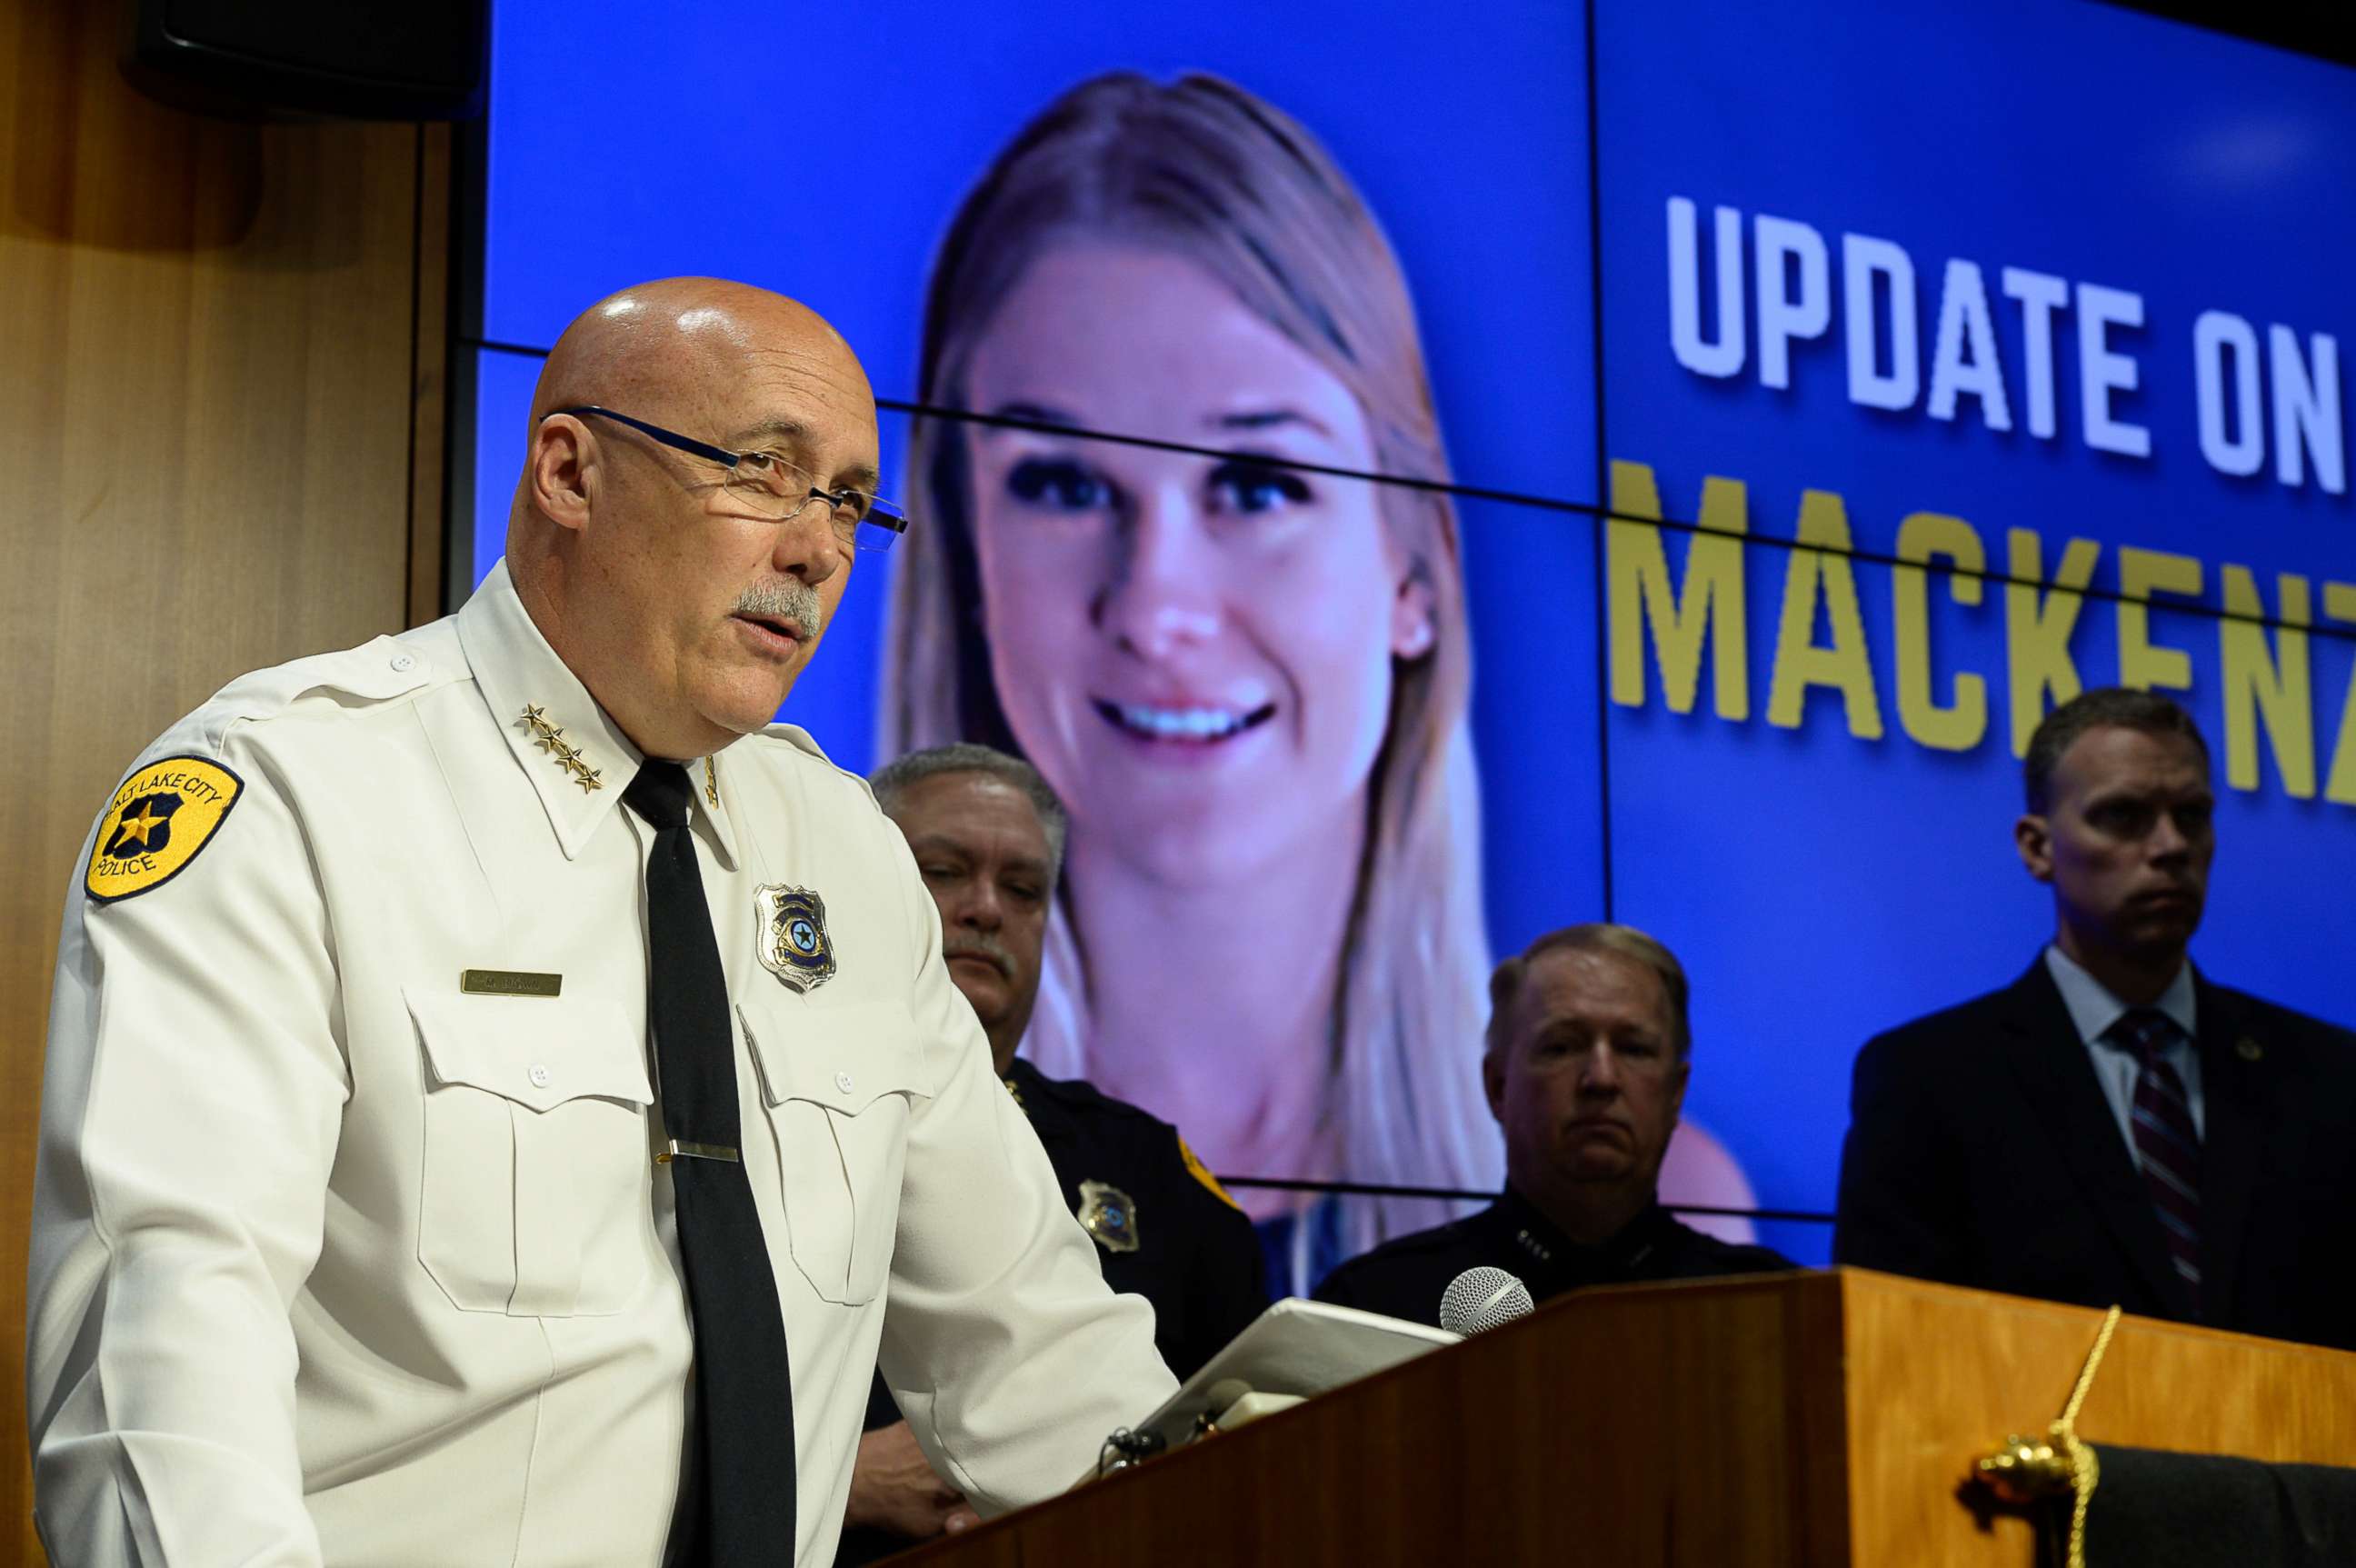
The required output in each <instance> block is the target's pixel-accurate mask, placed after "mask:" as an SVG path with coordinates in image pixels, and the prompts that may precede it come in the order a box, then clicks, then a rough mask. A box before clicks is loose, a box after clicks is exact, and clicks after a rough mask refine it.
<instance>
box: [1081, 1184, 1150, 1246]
mask: <svg viewBox="0 0 2356 1568" xmlns="http://www.w3.org/2000/svg"><path fill="white" fill-rule="evenodd" d="M1073 1212H1074V1213H1076V1214H1077V1215H1078V1216H1079V1219H1080V1226H1081V1229H1083V1230H1086V1231H1087V1233H1088V1234H1089V1235H1091V1236H1093V1237H1095V1238H1096V1239H1097V1245H1098V1246H1099V1247H1102V1248H1103V1249H1104V1250H1105V1251H1108V1252H1134V1251H1137V1205H1136V1204H1134V1203H1132V1202H1130V1197H1129V1194H1127V1193H1125V1192H1123V1191H1121V1190H1120V1188H1119V1187H1114V1186H1112V1185H1111V1184H1110V1183H1108V1182H1101V1181H1084V1182H1082V1183H1080V1206H1079V1208H1076V1209H1075V1210H1073Z"/></svg>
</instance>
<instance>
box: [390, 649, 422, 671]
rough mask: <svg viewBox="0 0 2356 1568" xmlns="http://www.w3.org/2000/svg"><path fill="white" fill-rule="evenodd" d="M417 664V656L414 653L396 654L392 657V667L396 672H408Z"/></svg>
mask: <svg viewBox="0 0 2356 1568" xmlns="http://www.w3.org/2000/svg"><path fill="white" fill-rule="evenodd" d="M416 662H417V656H416V655H415V654H412V653H396V654H394V655H393V656H392V667H393V668H394V669H395V670H408V669H410V668H412V666H414V665H415V664H416Z"/></svg>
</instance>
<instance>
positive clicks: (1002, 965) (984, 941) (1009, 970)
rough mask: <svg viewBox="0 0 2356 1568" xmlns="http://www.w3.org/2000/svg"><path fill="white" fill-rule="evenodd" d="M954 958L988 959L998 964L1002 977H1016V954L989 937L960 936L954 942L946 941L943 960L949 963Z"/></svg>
mask: <svg viewBox="0 0 2356 1568" xmlns="http://www.w3.org/2000/svg"><path fill="white" fill-rule="evenodd" d="M953 958H980V959H988V960H989V961H991V963H994V964H996V965H997V966H998V972H999V974H1000V976H1001V977H1002V978H1004V979H1006V980H1012V979H1013V978H1014V955H1013V954H1012V953H1010V952H1008V951H1007V950H1005V949H1004V948H1002V947H1001V946H999V944H998V943H997V942H996V941H994V940H991V938H989V937H959V938H958V940H955V941H953V942H947V943H944V944H943V945H942V947H941V961H942V962H943V963H947V962H948V961H949V960H951V959H953Z"/></svg>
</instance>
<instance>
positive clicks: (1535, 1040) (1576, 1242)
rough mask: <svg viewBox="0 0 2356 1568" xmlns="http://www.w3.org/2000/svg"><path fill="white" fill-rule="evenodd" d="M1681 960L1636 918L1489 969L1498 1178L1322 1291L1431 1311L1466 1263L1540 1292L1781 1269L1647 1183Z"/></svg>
mask: <svg viewBox="0 0 2356 1568" xmlns="http://www.w3.org/2000/svg"><path fill="white" fill-rule="evenodd" d="M1489 1001H1490V1008H1491V1011H1490V1017H1489V1048H1488V1051H1487V1054H1486V1055H1484V1056H1483V1058H1482V1061H1481V1081H1482V1086H1483V1089H1484V1090H1486V1091H1487V1093H1488V1097H1489V1109H1490V1111H1491V1112H1492V1113H1493V1114H1494V1115H1495V1116H1496V1118H1497V1124H1498V1126H1499V1127H1501V1128H1502V1129H1503V1130H1504V1132H1505V1193H1504V1195H1503V1196H1502V1197H1499V1198H1498V1200H1497V1201H1496V1202H1495V1203H1494V1204H1492V1205H1491V1206H1490V1207H1488V1208H1484V1209H1483V1210H1481V1211H1480V1212H1479V1213H1478V1214H1474V1215H1471V1216H1469V1217H1467V1218H1465V1219H1459V1220H1457V1221H1455V1222H1454V1223H1452V1224H1449V1225H1442V1226H1439V1227H1437V1228H1436V1229H1433V1230H1419V1231H1416V1232H1414V1233H1413V1234H1411V1235H1407V1236H1401V1237H1398V1238H1396V1239H1395V1240H1389V1241H1386V1242H1384V1243H1383V1244H1382V1245H1381V1246H1379V1247H1376V1249H1375V1250H1374V1251H1371V1252H1367V1253H1365V1255H1364V1256H1362V1257H1357V1258H1353V1259H1352V1260H1350V1262H1346V1263H1344V1264H1343V1265H1342V1266H1341V1267H1340V1268H1338V1269H1335V1270H1334V1271H1333V1273H1330V1274H1328V1275H1326V1276H1325V1282H1324V1283H1323V1284H1321V1285H1319V1286H1318V1287H1317V1299H1318V1300H1320V1301H1328V1302H1333V1303H1335V1304H1336V1305H1342V1306H1355V1307H1359V1308H1362V1309H1364V1310H1365V1311H1368V1312H1379V1313H1382V1314H1383V1315H1384V1316H1388V1317H1404V1318H1409V1319H1412V1320H1414V1321H1417V1322H1421V1323H1430V1324H1433V1325H1438V1324H1439V1323H1440V1298H1441V1297H1442V1296H1443V1295H1444V1294H1447V1291H1448V1287H1449V1284H1450V1283H1451V1282H1452V1281H1453V1280H1454V1279H1455V1278H1456V1276H1457V1275H1459V1274H1461V1273H1464V1272H1465V1271H1466V1270H1468V1269H1475V1268H1483V1267H1487V1268H1499V1269H1503V1270H1505V1272H1506V1273H1509V1274H1512V1275H1514V1276H1515V1277H1516V1278H1518V1279H1519V1280H1521V1281H1522V1283H1524V1284H1525V1285H1526V1286H1527V1287H1528V1289H1529V1293H1530V1297H1531V1299H1532V1300H1533V1301H1537V1302H1544V1301H1547V1300H1549V1299H1551V1298H1553V1297H1555V1296H1558V1295H1560V1294H1564V1293H1565V1292H1567V1291H1572V1290H1577V1289H1580V1287H1582V1286H1586V1285H1601V1284H1631V1283H1637V1282H1639V1281H1653V1280H1689V1279H1702V1278H1706V1277H1708V1276H1710V1275H1714V1274H1749V1273H1766V1272H1768V1271H1770V1270H1776V1269H1788V1268H1790V1267H1791V1266H1792V1262H1791V1260H1790V1259H1788V1258H1786V1257H1784V1256H1783V1254H1781V1253H1779V1252H1772V1251H1769V1250H1768V1249H1766V1248H1764V1247H1738V1246H1733V1245H1731V1244H1730V1243H1728V1242H1724V1241H1720V1240H1718V1239H1717V1238H1715V1237H1712V1236H1706V1235H1704V1234H1702V1233H1701V1232H1700V1231H1698V1230H1694V1229H1693V1228H1692V1227H1690V1226H1687V1225H1685V1224H1682V1223H1680V1222H1679V1221H1678V1219H1676V1216H1674V1215H1672V1214H1671V1213H1669V1211H1668V1210H1667V1209H1665V1208H1662V1207H1661V1202H1660V1197H1659V1196H1658V1194H1657V1193H1656V1191H1655V1187H1657V1185H1658V1182H1659V1179H1660V1174H1661V1159H1662V1156H1663V1155H1665V1154H1666V1153H1667V1151H1668V1146H1669V1134H1670V1133H1673V1132H1675V1131H1676V1125H1677V1113H1678V1112H1679V1111H1680V1110H1681V1109H1682V1108H1683V1107H1684V1105H1685V1098H1686V1080H1687V1078H1688V1077H1690V1076H1691V1073H1692V1069H1693V1062H1692V1050H1693V1032H1692V1028H1691V1026H1690V1024H1689V1022H1688V1019H1689V1016H1690V1015H1689V1012H1688V1009H1687V984H1686V972H1685V969H1684V966H1683V965H1681V964H1679V963H1678V962H1677V961H1676V955H1675V954H1673V953H1671V952H1670V951H1669V950H1668V949H1667V948H1665V947H1663V946H1662V945H1661V944H1660V943H1659V942H1657V941H1655V940H1654V939H1652V938H1651V937H1648V936H1646V935H1645V934H1644V932H1642V931H1640V930H1637V929H1635V928H1633V927H1632V926H1612V925H1588V926H1569V927H1566V928H1564V929H1561V930H1558V931H1550V932H1548V933H1547V935H1545V936H1542V937H1540V938H1539V939H1538V940H1536V941H1534V942H1532V943H1531V944H1530V945H1529V946H1528V947H1527V948H1526V949H1525V950H1523V951H1522V952H1521V953H1520V954H1519V955H1518V956H1517V957H1514V958H1509V959H1507V960H1505V962H1503V963H1501V964H1499V965H1498V966H1497V971H1496V973H1495V974H1494V975H1493V976H1491V978H1490V981H1489Z"/></svg>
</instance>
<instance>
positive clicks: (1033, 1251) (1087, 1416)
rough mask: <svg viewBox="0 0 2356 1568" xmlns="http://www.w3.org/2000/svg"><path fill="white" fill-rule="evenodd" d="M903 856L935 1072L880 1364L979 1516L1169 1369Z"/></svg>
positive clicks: (1074, 1469) (1049, 1471)
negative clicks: (959, 977)
mask: <svg viewBox="0 0 2356 1568" xmlns="http://www.w3.org/2000/svg"><path fill="white" fill-rule="evenodd" d="M899 863H900V870H901V874H902V875H904V876H905V882H906V885H907V887H908V889H909V892H910V894H911V908H910V918H911V919H912V920H913V921H915V922H916V923H917V924H918V926H919V927H920V928H921V929H920V931H919V935H918V937H917V940H916V942H915V944H914V945H915V947H916V951H917V952H918V954H919V968H918V971H917V973H916V976H915V983H914V994H913V996H912V998H911V1003H910V1011H911V1013H912V1014H913V1015H914V1016H915V1018H916V1026H917V1030H918V1033H919V1036H920V1037H921V1038H923V1039H924V1040H925V1042H926V1056H927V1058H928V1061H929V1063H930V1065H931V1066H932V1068H933V1069H934V1075H935V1082H936V1085H937V1088H936V1090H935V1092H934V1094H933V1096H932V1098H931V1099H930V1100H929V1101H926V1102H924V1104H923V1105H922V1106H921V1107H920V1108H919V1110H918V1111H917V1112H916V1115H915V1117H914V1119H913V1121H912V1122H911V1125H910V1129H909V1133H908V1150H907V1165H906V1169H905V1176H903V1179H902V1185H901V1196H900V1219H899V1228H898V1235H897V1238H896V1248H895V1251H894V1257H893V1262H892V1278H891V1284H890V1295H889V1299H888V1305H887V1306H886V1309H885V1313H884V1319H883V1348H882V1355H881V1362H882V1367H883V1379H884V1381H885V1382H886V1383H887V1384H889V1385H890V1387H891V1389H892V1392H893V1395H894V1398H895V1399H896V1400H897V1401H898V1402H899V1405H900V1409H901V1411H902V1412H903V1413H904V1414H905V1415H906V1416H907V1418H908V1423H909V1425H910V1427H911V1428H912V1429H913V1430H914V1432H915V1433H916V1441H917V1443H918V1444H919V1445H921V1446H922V1447H923V1449H924V1450H925V1453H926V1456H927V1457H928V1458H930V1459H931V1460H932V1462H933V1466H934V1467H935V1468H936V1469H937V1470H938V1471H939V1472H940V1473H941V1474H942V1475H944V1476H946V1477H949V1479H950V1480H951V1482H952V1483H953V1484H954V1485H955V1486H956V1487H958V1489H959V1490H960V1491H962V1492H964V1493H965V1495H966V1498H968V1500H969V1501H970V1502H971V1503H972V1504H973V1506H974V1508H975V1509H977V1510H978V1511H980V1512H981V1513H983V1514H985V1515H989V1514H995V1513H1000V1512H1003V1511H1005V1510H1007V1509H1014V1508H1020V1507H1023V1505H1025V1504H1029V1503H1033V1502H1038V1501H1040V1500H1042V1499H1044V1498H1049V1497H1053V1496H1055V1494H1057V1493H1059V1492H1062V1491H1064V1490H1066V1488H1068V1487H1071V1486H1072V1484H1073V1483H1074V1482H1076V1481H1077V1480H1078V1479H1079V1478H1080V1477H1082V1476H1084V1475H1086V1474H1087V1473H1088V1472H1089V1471H1090V1470H1091V1468H1092V1467H1093V1466H1094V1465H1095V1463H1096V1459H1097V1455H1098V1450H1099V1449H1100V1448H1101V1447H1102V1446H1103V1444H1104V1440H1105V1438H1106V1437H1107V1436H1108V1434H1111V1432H1112V1431H1113V1430H1114V1429H1115V1428H1116V1427H1121V1426H1128V1425H1131V1424H1133V1423H1136V1422H1138V1421H1140V1420H1141V1419H1143V1418H1144V1417H1145V1416H1147V1415H1149V1414H1151V1412H1152V1411H1153V1410H1154V1409H1155V1407H1157V1406H1158V1405H1160V1404H1161V1403H1162V1402H1163V1401H1164V1400H1166V1399H1167V1398H1168V1397H1169V1396H1170V1395H1171V1394H1172V1393H1173V1392H1174V1391H1176V1389H1177V1381H1176V1380H1175V1379H1173V1377H1172V1376H1171V1375H1170V1370H1169V1369H1168V1367H1166V1366H1165V1365H1164V1364H1163V1363H1162V1357H1161V1353H1160V1352H1159V1351H1157V1350H1156V1349H1155V1348H1154V1344H1153V1310H1152V1308H1151V1306H1149V1305H1146V1302H1145V1299H1144V1298H1143V1297H1142V1296H1136V1295H1116V1294H1113V1293H1112V1292H1111V1291H1110V1290H1108V1288H1107V1287H1106V1285H1105V1283H1104V1273H1103V1270H1102V1269H1101V1268H1100V1267H1099V1265H1098V1262H1097V1256H1096V1246H1095V1243H1093V1242H1092V1241H1090V1240H1088V1237H1087V1232H1086V1231H1084V1230H1081V1229H1080V1226H1079V1223H1078V1221H1077V1220H1076V1219H1074V1218H1073V1217H1072V1213H1071V1210H1070V1209H1069V1208H1066V1206H1065V1203H1064V1200H1063V1196H1062V1194H1061V1192H1060V1191H1059V1189H1058V1187H1057V1185H1056V1181H1055V1170H1054V1167H1053V1166H1051V1165H1049V1164H1048V1163H1047V1155H1046V1151H1045V1150H1044V1149H1043V1148H1042V1147H1041V1146H1040V1144H1039V1138H1038V1134H1037V1133H1033V1131H1032V1129H1031V1124H1030V1122H1028V1120H1026V1119H1025V1118H1024V1116H1023V1112H1022V1111H1021V1109H1020V1108H1019V1107H1018V1106H1016V1105H1015V1103H1014V1101H1013V1098H1012V1096H1011V1095H1009V1094H1008V1093H1007V1092H1006V1088H1005V1085H1003V1084H1002V1083H1001V1082H1000V1081H999V1079H998V1077H997V1074H996V1073H995V1072H993V1071H992V1070H991V1057H990V1047H989V1043H988V1041H987V1040H986V1038H985V1037H984V1036H983V1035H982V1033H981V1028H980V1025H979V1024H978V1023H977V1022H976V1021H975V1019H974V1016H973V1011H972V1009H971V1008H970V1007H969V1005H968V1004H966V1001H965V998H964V997H963V996H962V995H961V994H959V993H958V990H957V988H956V986H955V984H954V983H952V982H951V981H950V979H949V977H948V969H947V967H946V966H945V965H944V963H943V962H942V960H941V956H940V918H939V914H938V911H937V909H936V908H935V907H934V905H933V901H932V897H931V896H930V895H929V894H928V893H926V891H925V888H924V885H923V883H922V881H921V880H920V879H919V878H918V877H917V875H916V868H915V865H914V862H913V861H911V860H910V859H909V858H908V855H907V852H906V850H905V848H902V849H901V850H900V851H899Z"/></svg>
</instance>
